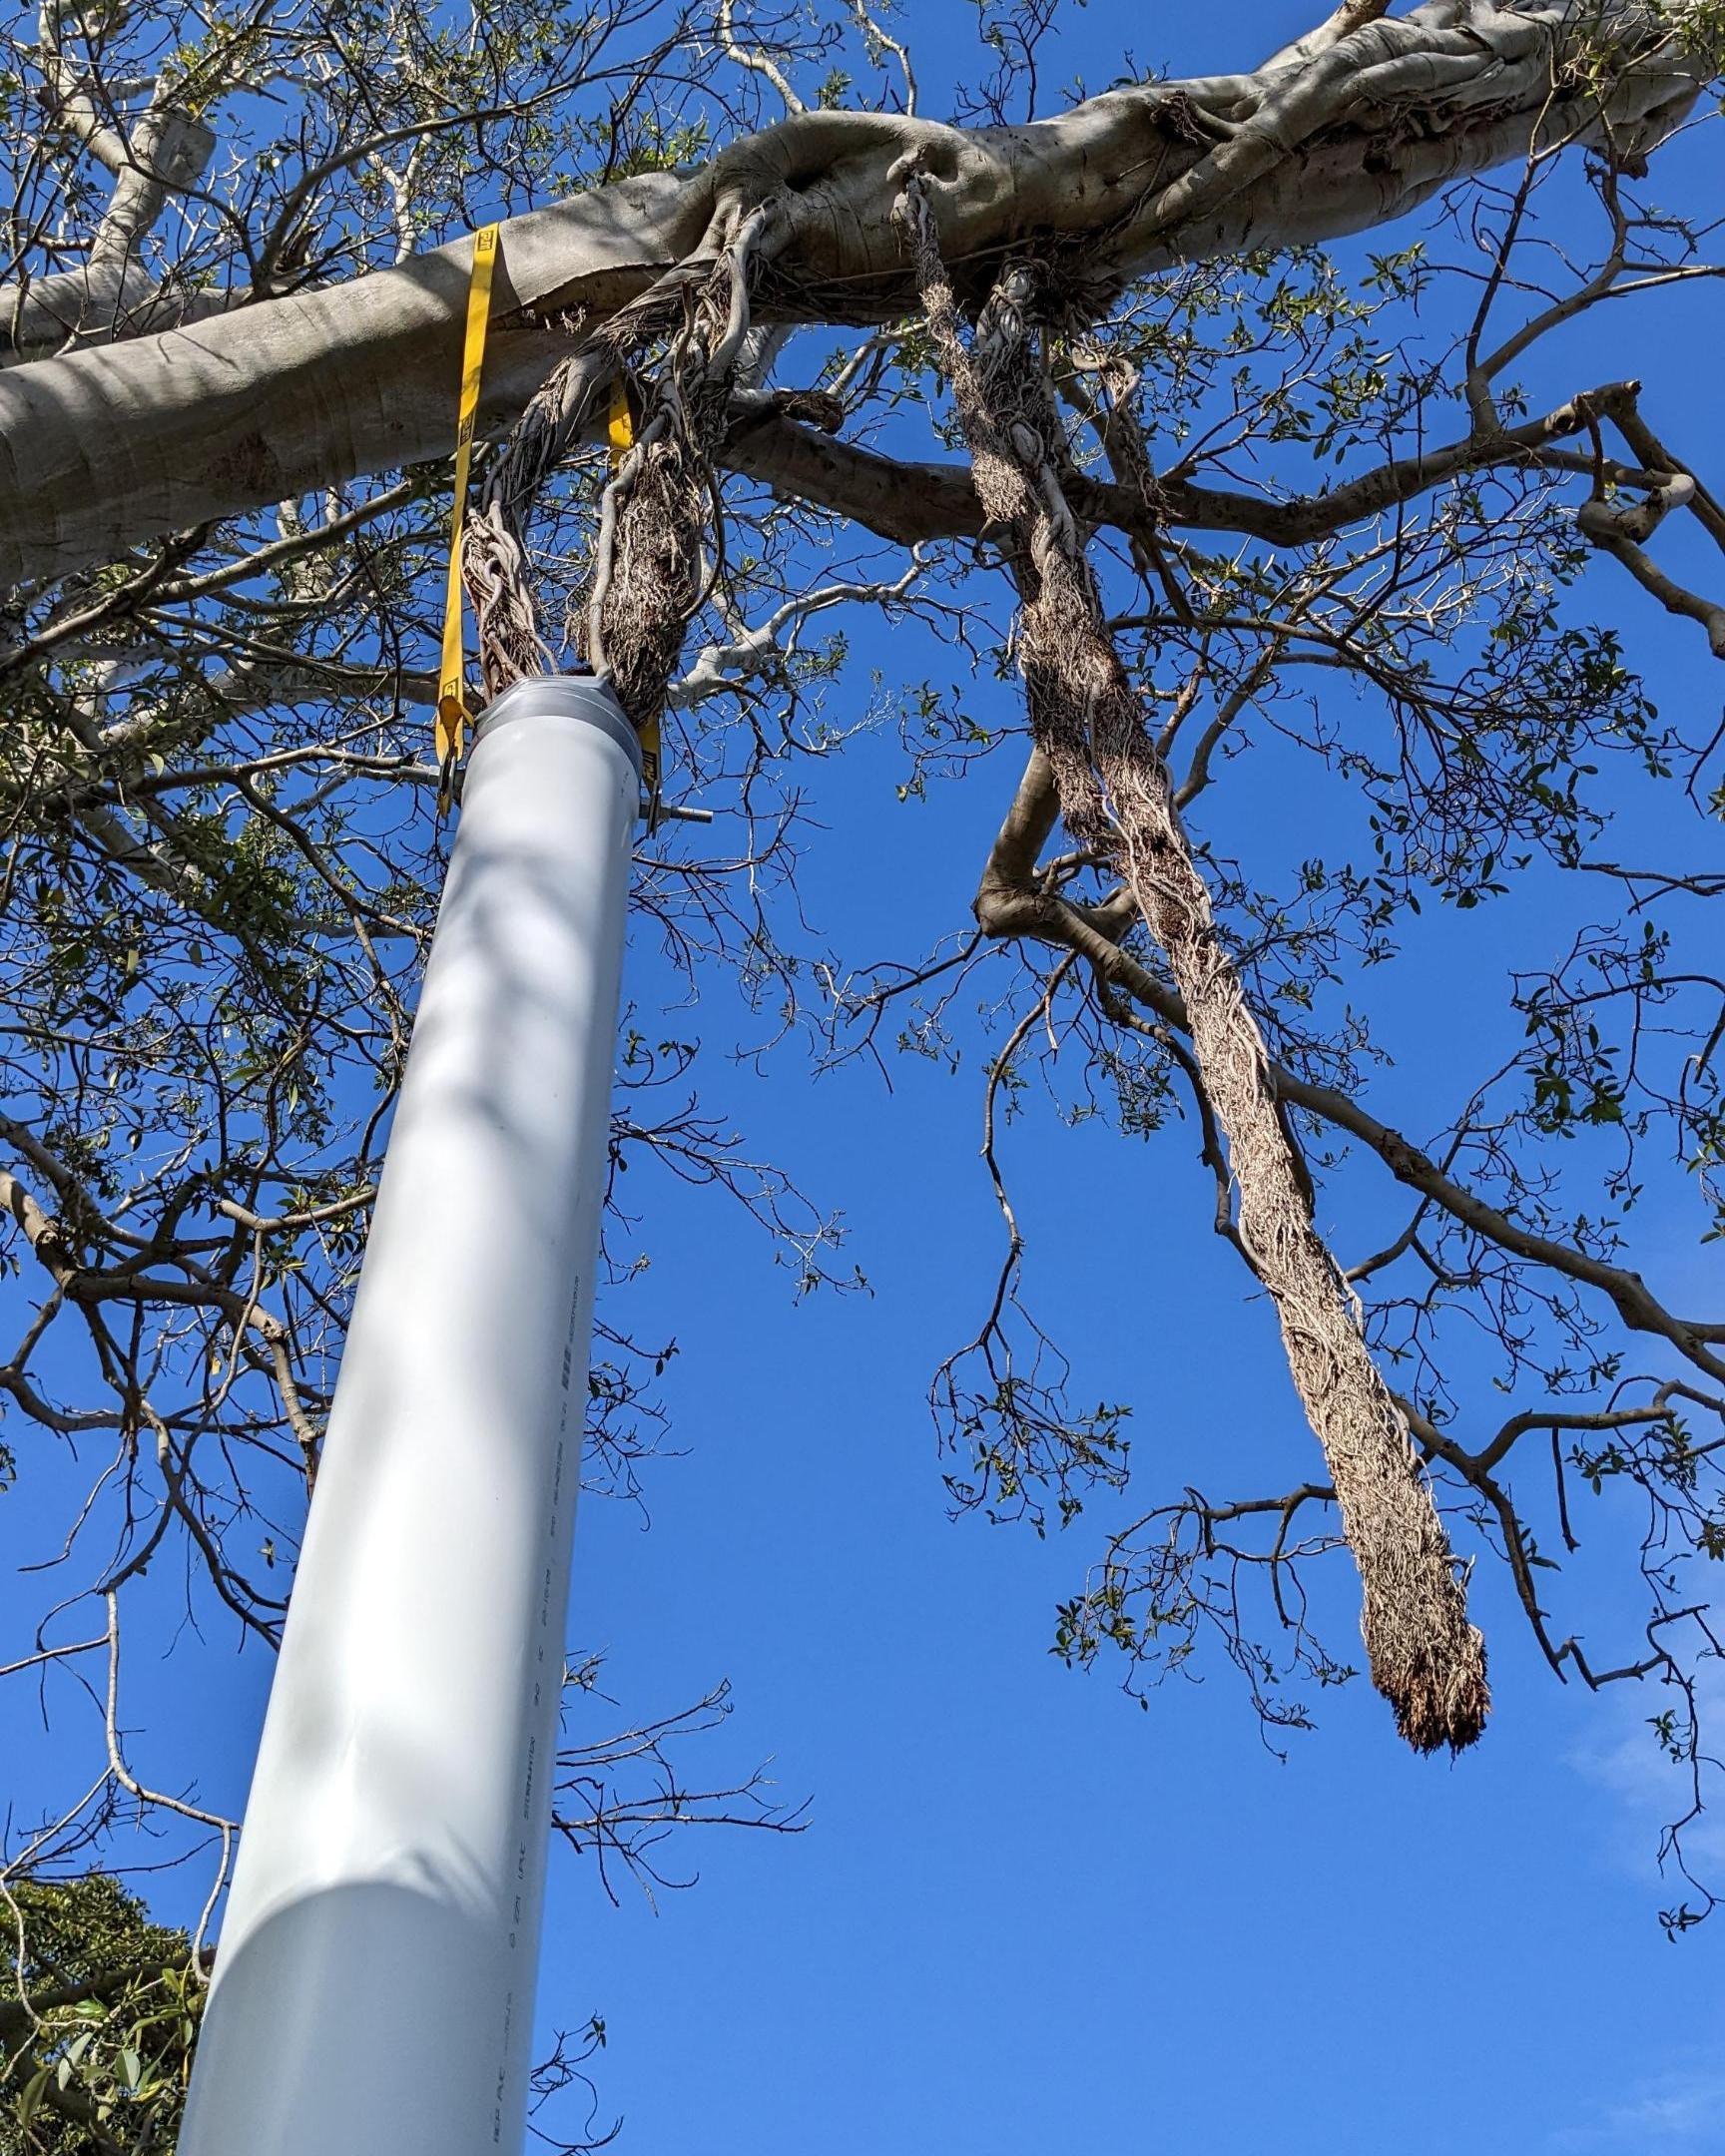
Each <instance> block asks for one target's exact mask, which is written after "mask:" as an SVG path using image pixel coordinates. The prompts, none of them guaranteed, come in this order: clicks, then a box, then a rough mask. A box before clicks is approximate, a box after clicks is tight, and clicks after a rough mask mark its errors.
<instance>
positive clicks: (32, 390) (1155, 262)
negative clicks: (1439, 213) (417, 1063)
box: [0, 0, 1713, 585]
mask: <svg viewBox="0 0 1725 2156" xmlns="http://www.w3.org/2000/svg"><path fill="white" fill-rule="evenodd" d="M1692 12H1693V11H1691V10H1685V9H1682V8H1678V9H1664V10H1655V9H1654V8H1652V7H1651V6H1649V5H1647V4H1646V0H1555V4H1549V5H1539V4H1533V0H1517V4H1511V5H1508V6H1503V7H1497V6H1492V5H1490V4H1488V0H1432V4H1429V5H1426V6H1423V7H1420V8H1418V9H1416V10H1415V11H1414V12H1413V13H1412V14H1410V15H1408V16H1406V17H1403V18H1399V19H1396V20H1391V21H1376V22H1367V23H1365V24H1363V25H1362V26H1360V27H1357V28H1353V29H1350V30H1348V31H1347V32H1346V33H1345V34H1343V35H1340V36H1338V37H1337V38H1335V39H1334V40H1333V41H1332V42H1329V43H1327V44H1323V43H1321V44H1320V45H1319V48H1318V49H1317V50H1316V51H1315V52H1314V51H1313V50H1311V49H1310V47H1309V41H1302V43H1301V44H1300V45H1297V46H1295V47H1291V48H1289V49H1288V51H1286V52H1284V53H1282V54H1280V55H1278V56H1277V57H1276V59H1274V60H1272V61H1271V62H1269V63H1267V64H1266V66H1264V67H1263V68H1260V69H1258V70H1256V71H1255V72H1254V73H1252V74H1248V75H1229V76H1215V77H1204V78H1199V79H1195V80H1192V81H1187V82H1182V83H1175V84H1155V85H1142V86H1134V87H1131V88H1127V89H1122V90H1115V91H1111V92H1109V93H1108V94H1106V95H1105V96H1102V97H1099V98H1093V99H1091V100H1089V101H1088V102H1087V103H1085V104H1082V105H1079V106H1076V107H1074V108H1073V109H1072V110H1071V111H1070V112H1068V113H1066V114H1065V115H1063V116H1062V117H1061V118H1059V119H1057V120H1053V121H1047V122H1040V123H1037V124H1036V125H1033V126H1028V127H1021V128H992V129H979V130H975V131H973V132H967V131H963V130H959V129H955V128H948V127H943V126H939V125H935V124H932V123H927V122H921V121H915V120H908V119H902V118H897V117H894V116H890V115H877V114H862V113H832V112H818V113H805V114H800V115H797V116H795V117H794V118H792V119H790V120H788V121H786V122H785V123H784V124H783V125H782V126H780V127H777V128H773V129H770V130H768V131H767V132H766V133H764V134H761V135H757V136H753V137H750V138H748V139H747V140H745V141H743V142H740V143H738V144H736V145H734V146H733V147H732V148H731V149H729V150H728V151H726V152H725V153H724V154H723V155H722V156H720V157H719V158H717V159H715V160H714V161H713V162H712V163H711V164H710V165H707V166H705V167H703V168H701V169H700V170H698V171H694V172H689V173H686V174H680V175H669V174H654V175H645V176H640V177H637V178H634V179H630V180H626V181H622V182H620V183H618V184H617V185H616V186H614V187H611V188H606V189H602V190H598V191H595V192H593V193H591V194H588V195H585V196H581V197H578V198H576V199H575V200H574V201H571V202H569V203H566V204H560V205H558V206H557V207H556V208H554V209H550V210H544V211H537V212H534V213H532V214H530V215H528V216H526V217H522V218H517V219H514V220H512V221H511V222H510V223H509V224H508V225H507V226H506V227H505V230H504V236H503V245H502V250H501V263H502V267H501V269H500V272H499V278H498V290H497V294H496V299H495V302H494V305H495V315H494V320H495V328H494V331H493V335H492V339H491V344H490V347H489V351H488V358H487V379H486V395H485V403H484V410H483V414H482V422H483V423H484V424H486V425H489V426H493V427H494V426H497V425H500V424H504V423H506V422H507V421H509V420H510V419H511V418H512V417H513V416H514V415H515V413H516V412H518V411H519V409H520V407H521V405H522V404H523V403H524V401H525V400H526V398H527V397H528V396H529V395H530V394H531V392H532V390H533V389H534V388H535V387H536V386H537V384H538V382H539V381H540V380H541V379H542V377H543V375H544V373H545V372H546V370H547V368H548V367H549V365H550V364H551V362H552V360H553V359H554V357H556V356H557V355H558V354H559V353H560V352H562V351H564V350H566V349H567V346H568V332H567V329H566V328H563V327H560V326H557V325H556V323H555V321H554V320H553V317H554V316H559V315H561V316H565V317H566V316H567V315H568V314H569V313H570V312H571V311H572V310H576V309H579V310H580V311H581V313H582V315H583V318H584V322H585V324H586V325H587V326H588V327H591V326H592V325H593V324H594V323H595V322H597V321H602V320H603V319H605V318H606V317H607V316H609V315H610V314H612V313H614V312H615V311H616V310H617V309H618V308H619V307H620V306H622V305H625V304H626V303H627V302H628V301H629V300H631V299H633V298H635V297H637V296H638V295H639V294H640V293H641V292H642V291H643V290H644V289H645V288H646V287H647V285H649V284H650V283H651V282H652V281H653V279H654V278H655V277H656V276H658V275H659V274H660V273H661V272H662V271H663V270H664V269H667V268H668V267H670V266H671V265H672V264H674V263H677V262H679V261H682V260H685V259H687V258H688V257H690V256H691V255H693V254H696V253H699V252H701V251H702V250H703V249H704V248H710V247H711V246H712V245H713V242H714V238H715V229H716V226H720V225H722V224H723V222H724V220H725V219H726V217H727V216H729V215H730V214H732V213H734V212H735V211H736V210H737V209H738V208H740V207H742V206H745V205H748V204H752V203H754V202H759V201H764V200H774V201H776V202H777V203H778V205H779V208H780V215H781V218H782V221H783V223H782V233H781V239H782V242H783V244H782V245H781V246H780V247H779V248H778V251H777V254H776V257H775V260H774V261H773V262H772V264H771V266H770V268H769V269H768V271H767V273H766V275H765V276H764V278H763V281H762V285H761V288H760V291H759V293H758V295H757V299H756V305H755V316H756V319H757V320H758V321H760V322H763V323H766V324H772V323H775V322H788V321H828V322H834V323H857V324H863V323H869V322H877V321H880V320H885V319H890V318H893V317H895V316H897V315H899V314H902V313H905V312H907V311H909V310H910V309H911V308H912V307H913V305H914V290H913V286H912V283H911V280H910V278H909V276H908V273H907V271H906V269H905V267H904V264H903V262H902V260H901V257H900V253H899V245H898V241H897V238H896V235H895V234H894V232H893V230H892V226H891V222H890V213H891V208H892V204H893V201H894V199H895V196H896V193H897V189H898V182H897V180H896V179H895V178H894V177H893V174H894V168H895V167H897V166H898V165H899V163H900V161H901V160H902V159H904V158H906V157H907V156H911V155H914V156H915V157H916V158H917V159H918V160H919V162H920V164H921V166H922V168H923V170H924V172H925V173H926V174H927V176H928V182H929V193H930V197H931V200H932V203H933V206H934V212H935V216H936V220H937V223H938V227H939V234H940V244H941V249H942V252H943V255H944V257H945V259H946V261H947V262H948V263H949V264H950V265H951V266H952V269H953V272H954V276H955V279H956V280H957V282H958V283H959V285H960V287H961V288H967V289H968V290H970V291H972V292H974V293H975V294H977V295H980V292H981V290H982V289H983V288H984V287H985V286H986V283H987V281H988V280H989V278H990V276H991V274H992V270H993V269H994V267H995V266H996V265H997V264H998V262H999V261H1000V259H1001V258H1002V257H1003V256H1005V255H1006V254H1008V253H1010V252H1011V251H1013V250H1014V249H1016V248H1021V247H1023V246H1024V245H1025V244H1026V242H1028V241H1032V240H1033V241H1034V242H1035V243H1036V244H1037V245H1038V246H1039V247H1040V248H1041V249H1042V250H1043V251H1044V252H1047V253H1052V254H1054V255H1055V256H1057V257H1059V256H1064V258H1065V260H1066V262H1067V263H1068V264H1069V266H1070V277H1071V281H1072V285H1073V289H1074V293H1075V295H1076V296H1077V298H1078V300H1079V302H1080V303H1083V302H1084V301H1085V300H1086V299H1088V300H1090V301H1092V302H1093V304H1094V305H1095V307H1096V308H1097V310H1098V311H1099V310H1100V309H1101V308H1102V307H1103V306H1104V305H1105V304H1106V301H1107V298H1108V296H1109V294H1110V292H1111V291H1112V290H1113V289H1114V288H1117V286H1118V284H1119V282H1120V281H1121V280H1122V279H1124V278H1126V277H1128V276H1131V275H1135V274H1140V273H1143V272H1146V271H1151V270H1154V269H1158V268H1163V267H1167V266H1169V265H1171V264H1173V263H1176V262H1181V261H1192V260H1199V259H1203V258H1207V257H1213V256H1216V255H1218V254H1224V253H1229V252H1233V251H1236V250H1239V249H1242V248H1245V247H1251V246H1278V247H1281V246H1290V245H1295V244H1299V243H1303V242H1315V241H1322V240H1328V239H1333V238H1336V237H1339V236H1341V235H1343V234H1347V233H1352V232H1359V231H1364V230H1368V229H1370V228H1373V227H1375V226H1379V225H1382V224H1385V223H1388V222H1389V221H1391V220H1393V219H1395V218H1397V217H1400V216H1402V215H1403V214H1405V213H1406V212H1408V211H1410V210H1412V209H1414V208H1416V207H1417V206H1418V205H1419V204H1421V203H1422V202H1424V201H1426V200H1428V199H1429V198H1430V197H1431V196H1432V195H1433V194H1434V193H1436V192H1437V191H1438V189H1440V188H1442V187H1443V186H1445V185H1446V184H1447V183H1449V182H1450V181H1453V180H1456V179H1460V178H1463V177H1465V176H1467V175H1469V174H1474V173H1478V172H1481V171H1484V170H1486V169H1488V168H1490V167H1492V166H1497V165H1502V164H1505V163H1508V162H1511V161H1514V160H1518V159H1521V158H1523V157H1525V156H1526V154H1527V153H1528V151H1529V149H1530V147H1532V146H1534V145H1535V144H1536V143H1537V144H1542V145H1550V144H1553V143H1556V142H1558V141H1560V140H1563V139H1565V138H1567V137H1570V136H1585V137H1590V138H1594V139H1597V138H1598V136H1599V135H1600V134H1601V132H1602V131H1604V130H1605V129H1608V130H1609V132H1610V135H1611V139H1612V141H1613V143H1614V144H1615V145H1616V147H1617V149H1618V150H1619V151H1620V152H1621V153H1623V154H1627V155H1641V154H1644V153H1645V151H1646V150H1647V149H1648V148H1650V147H1651V146H1652V145H1653V144H1655V143H1656V142H1657V141H1659V140H1660V139H1661V138H1662V137H1663V136H1664V135H1665V134H1666V133H1668V132H1669V131H1670V129H1671V128H1672V127H1673V126H1675V125H1676V124H1677V122H1678V121H1679V120H1680V119H1681V118H1682V116H1683V115H1684V114H1685V113H1686V112H1687V111H1688V109H1689V107H1690V106H1691V104H1692V103H1693V102H1694V99H1695V97H1696V95H1697V94H1698V92H1699V90H1700V89H1701V87H1702V86H1703V85H1704V84H1705V82H1706V81H1707V80H1708V79H1709V77H1710V75H1711V74H1712V72H1713V66H1712V62H1711V61H1710V60H1709V59H1708V58H1705V57H1701V56H1698V55H1695V54H1691V53H1690V52H1688V51H1687V50H1686V49H1685V48H1684V46H1683V45H1682V44H1681V43H1680V41H1679V36H1678V33H1677V31H1675V30H1674V28H1673V25H1674V24H1675V25H1678V26H1679V28H1680V26H1681V25H1682V23H1683V22H1684V21H1685V20H1686V19H1687V18H1688V16H1689V15H1690V14H1691V13H1692ZM1594 54H1602V65H1603V72H1604V74H1605V76H1606V77H1607V79H1610V80H1611V81H1612V84H1613V87H1612V90H1611V93H1610V100H1609V105H1608V108H1607V111H1606V113H1605V114H1604V115H1603V116H1601V115H1600V113H1599V111H1598V109H1597V104H1596V94H1595V92H1594V91H1593V90H1592V89H1590V88H1589V84H1590V83H1593V82H1595V81H1596V80H1598V79H1599V70H1598V69H1596V68H1594V67H1593V66H1591V65H1588V64H1585V63H1586V62H1587V61H1588V60H1589V57H1590V56H1592V55H1594ZM469 249H470V243H469V242H467V241H462V242H459V243H456V244H455V245H453V246H450V247H445V248H441V249H438V250H436V251H435V252H432V253H428V254H426V255H423V256H419V257H416V258H414V259H413V260H412V261H410V262H408V263H406V264H403V265H402V266H401V267H400V268H398V269H390V270H383V271H379V272H376V273H374V274H372V275H368V276H365V277H360V278H357V279H355V280H354V281H353V282H351V283H349V284H345V285H341V286H337V287H333V288H329V289H324V290H319V291H314V292H307V293H302V294H297V295H294V296H291V297H288V298H283V299H277V300H271V301H266V302H263V303H260V304H259V305H257V306H254V307H249V308H246V309H244V310H243V311H241V312H239V313H236V314H232V315H227V316H221V317H217V318H215V319H212V320H210V321H207V322H204V323H200V324H195V325H190V326H187V327H184V328H179V329H175V330H171V331H168V332H166V333H164V334H161V335H158V336H153V337H145V338H140V339H138V340H136V341H134V342H130V343H115V344H111V345H108V346H105V347H103V348H101V349H97V350H89V351H81V352H76V353H73V354H70V355H68V356H65V357H61V358H54V359H47V360H41V361H38V362H37V363H36V364H34V365H31V366H27V367H22V368H17V369H14V370H13V371H11V372H10V373H9V374H7V375H5V376H3V377H0V584H4V585H11V584H16V583H18V582H21V581H23V580H25V579H28V578H40V577H52V576H55V575H58V574H62V573H64V572H66V571H68V570H71V569H74V568H77V567H80V566H83V565H84V564H86V563H89V562H91V561H95V560H100V559H102V558H104V557H106V556H109V555H111V554H113V553H115V552H116V551H118V550H119V549H121V548H124V547H127V546H131V545H135V544H137V543H138V542H139V541H141V540H145V539H148V538H151V537H154V536H157V535H159V534H161V533H165V532H170V531H179V530H185V529H188V528H192V527H196V526H198V525H200V524H204V523H208V522H211V521H213V520H216V519H219V518H222V517H225V516H231V515H234V514H237V513H239V512H241V511H244V510H248V509H252V508H257V507H260V506H262V505H264V504H265V503H268V502H272V501H277V500H281V499H283V498H284V497H287V496H291V495H295V494H298V493H302V492H306V491H309V490H310V489H312V488H314V487H319V486H324V485H328V484H331V483H334V482H337V481H340V480H343V479H348V478H352V477H354V476H356V475H358V474H361V473H367V472H376V471H383V470H390V469H395V468H398V467H399V466H401V465H404V464H411V463H415V462H418V461H421V460H424V459H427V458H431V457H436V456H439V455H441V454H444V453H446V452H447V451H448V450H449V448H450V444H451V437H452V433H453V412H452V398H453V384H454V382H455V379H456V374H457V370H458V364H459V343H460V322H461V313H462V307H463V303H464V296H465V291H466V283H467V265H468V261H469Z"/></svg>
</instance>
